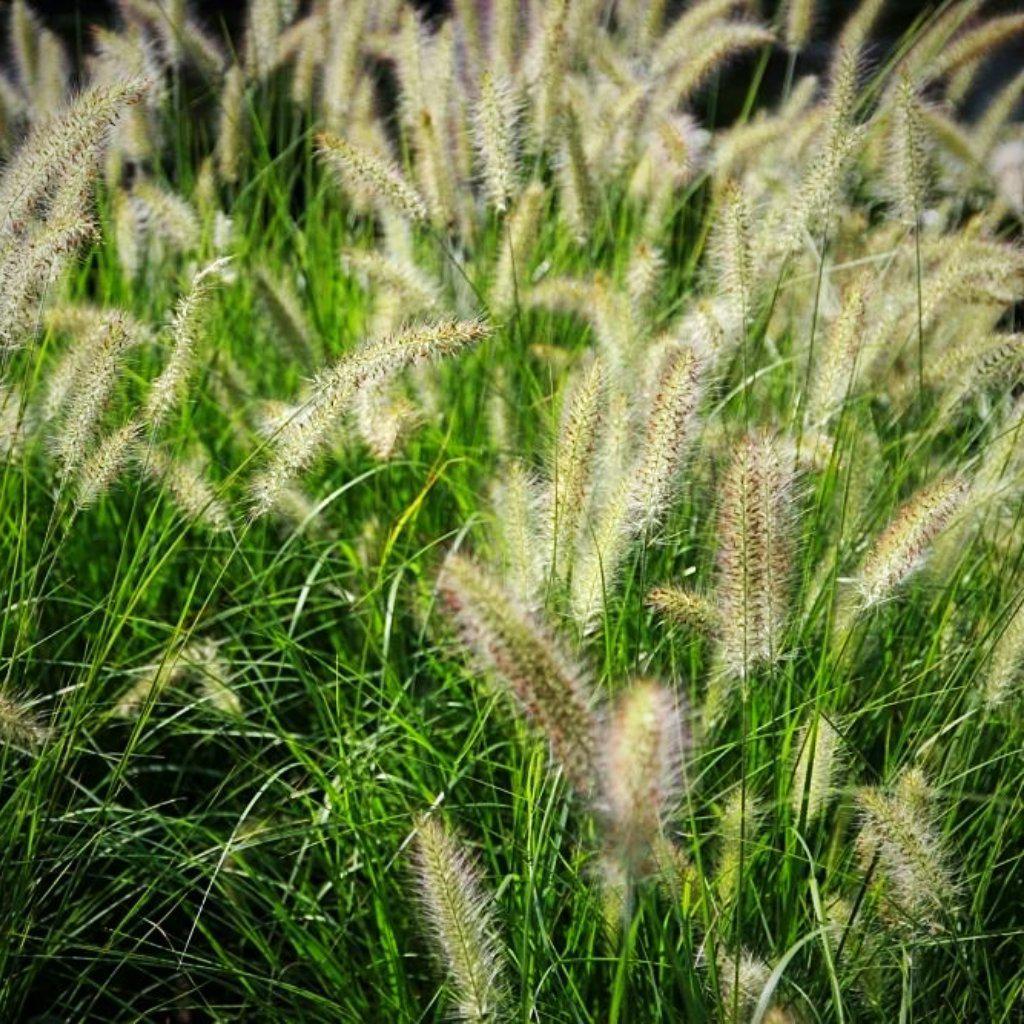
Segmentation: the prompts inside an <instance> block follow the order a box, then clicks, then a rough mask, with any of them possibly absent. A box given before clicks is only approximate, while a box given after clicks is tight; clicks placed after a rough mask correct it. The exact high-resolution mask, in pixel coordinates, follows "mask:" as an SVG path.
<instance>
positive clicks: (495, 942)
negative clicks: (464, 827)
mask: <svg viewBox="0 0 1024 1024" xmlns="http://www.w3.org/2000/svg"><path fill="white" fill-rule="evenodd" d="M413 871H414V873H415V881H416V895H417V901H418V903H419V911H420V917H421V920H422V922H423V924H424V926H425V927H426V929H427V932H428V934H429V936H430V939H431V941H432V942H433V945H434V948H435V952H436V955H437V958H438V961H439V962H440V964H441V965H442V967H443V968H444V969H445V972H446V973H447V975H448V979H449V983H450V985H451V995H452V1000H453V1003H454V1005H453V1006H452V1012H453V1013H454V1015H455V1017H456V1018H457V1019H458V1020H461V1021H466V1022H467V1024H494V1022H496V1021H499V1020H502V1019H505V1010H506V1004H507V1001H508V995H507V990H506V982H505V964H504V951H503V949H502V947H501V943H500V941H499V939H498V937H497V925H496V922H495V915H494V910H493V899H492V898H491V897H490V896H489V895H488V894H487V893H485V892H484V890H483V887H482V886H481V884H480V876H479V871H478V869H477V867H476V865H475V864H474V863H473V861H472V859H471V858H470V857H469V855H468V854H467V853H466V852H465V851H464V850H463V849H462V847H461V846H460V844H459V842H458V840H457V838H456V837H455V836H454V835H452V833H451V832H450V831H449V830H448V829H447V828H445V826H444V825H442V824H441V823H440V822H439V821H437V820H436V819H435V818H432V817H423V818H421V819H420V821H419V822H418V823H417V826H416V840H415V846H414V853H413Z"/></svg>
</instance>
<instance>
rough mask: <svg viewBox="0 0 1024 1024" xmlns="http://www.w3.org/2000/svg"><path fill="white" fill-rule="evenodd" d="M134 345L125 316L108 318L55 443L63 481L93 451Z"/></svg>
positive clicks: (81, 369) (70, 398) (83, 367)
mask: <svg viewBox="0 0 1024 1024" xmlns="http://www.w3.org/2000/svg"><path fill="white" fill-rule="evenodd" d="M133 341H134V338H133V337H132V335H131V333H130V331H129V328H128V321H127V320H126V318H125V317H124V316H123V315H122V314H120V313H118V312H112V313H107V314H104V316H103V319H102V322H101V324H100V326H99V328H98V331H97V335H96V336H95V338H94V339H93V340H92V342H91V343H90V345H89V351H88V356H87V357H86V358H85V359H84V360H83V363H82V365H81V366H80V367H79V368H78V373H77V374H76V378H75V384H74V387H73V389H72V390H71V392H70V394H69V396H68V401H67V407H66V412H65V414H64V417H63V419H62V421H61V423H60V426H59V428H58V430H57V433H56V434H55V436H54V439H53V448H54V453H55V454H56V456H57V460H58V462H59V464H60V475H61V477H62V478H63V479H69V478H71V477H72V476H74V475H75V473H76V472H77V470H78V468H79V466H80V465H81V464H82V461H83V459H85V457H86V454H87V452H88V451H89V450H90V449H91V448H92V444H93V439H94V435H95V432H96V429H97V427H98V425H99V421H100V417H101V416H102V414H103V410H104V407H105V406H106V404H107V399H108V398H109V397H110V393H111V391H112V390H113V388H114V385H115V384H116V382H117V378H118V370H119V368H120V365H121V360H122V357H123V355H124V353H125V351H126V350H127V349H128V348H129V346H130V345H131V344H132V343H133Z"/></svg>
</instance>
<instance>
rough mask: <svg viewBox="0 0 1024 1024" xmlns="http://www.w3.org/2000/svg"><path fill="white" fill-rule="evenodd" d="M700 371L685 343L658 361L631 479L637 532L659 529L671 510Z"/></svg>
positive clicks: (693, 418) (692, 424)
mask: <svg viewBox="0 0 1024 1024" xmlns="http://www.w3.org/2000/svg"><path fill="white" fill-rule="evenodd" d="M700 370H701V367H700V363H699V361H698V359H697V357H696V355H695V353H694V351H693V349H692V348H691V347H690V346H689V345H683V344H674V345H670V346H669V348H668V351H667V352H666V353H665V354H664V356H663V358H662V364H661V372H660V373H659V375H658V382H657V387H656V390H655V392H654V395H653V398H652V400H651V409H650V413H649V415H648V418H647V426H646V429H645V431H644V437H643V441H642V443H641V448H640V454H639V459H638V461H637V465H636V468H635V471H634V477H633V479H634V492H633V504H634V509H635V514H636V516H637V527H638V528H639V529H650V528H651V527H653V526H655V525H657V524H658V523H660V522H661V521H662V520H663V519H664V517H665V516H666V514H667V513H668V512H669V511H670V509H671V507H672V503H673V500H674V499H675V496H676V490H677V488H678V483H679V478H680V475H681V473H682V469H683V466H684V464H685V461H686V456H687V454H688V452H689V450H690V447H691V446H692V444H693V440H694V435H695V427H696V423H697V407H698V405H699V403H700V398H701V374H700Z"/></svg>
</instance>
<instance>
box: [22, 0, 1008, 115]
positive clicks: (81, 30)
mask: <svg viewBox="0 0 1024 1024" xmlns="http://www.w3.org/2000/svg"><path fill="white" fill-rule="evenodd" d="M784 2H785V0H762V3H761V9H762V13H763V14H764V16H765V17H766V18H767V19H768V20H771V18H772V16H773V15H774V14H775V13H776V11H777V10H778V8H779V7H780V6H781V5H782V3H784ZM31 3H32V6H33V7H34V8H35V9H36V10H37V11H39V13H40V14H42V15H43V16H44V18H45V20H46V22H47V24H48V25H49V26H50V27H51V28H54V29H56V30H57V31H59V32H60V33H61V34H62V35H63V36H64V38H65V39H66V40H67V41H68V43H69V44H70V46H71V49H72V51H80V50H82V49H83V48H87V47H85V46H84V44H85V43H86V41H87V40H86V37H87V32H88V26H89V25H93V24H96V23H108V22H110V21H111V20H112V19H113V17H114V7H115V5H114V3H113V2H111V0H31ZM308 3H309V0H300V5H299V6H300V8H305V7H306V6H308ZM479 3H480V6H481V7H486V6H487V5H488V0H479ZM858 3H859V0H818V2H817V4H816V8H817V14H816V20H815V32H814V42H813V43H812V44H811V45H810V46H809V47H808V49H807V51H806V52H805V53H804V54H802V55H801V58H800V60H799V61H798V63H797V66H796V72H797V74H800V73H804V72H820V71H821V70H822V69H823V68H824V67H825V66H826V64H827V59H828V55H829V50H830V45H831V40H832V39H833V38H834V36H835V34H836V32H837V31H838V29H839V28H840V27H841V26H842V24H843V22H844V21H845V19H846V18H847V17H848V16H849V14H850V12H851V11H852V10H854V9H855V8H856V7H857V5H858ZM4 6H6V4H4ZM191 6H192V9H193V10H194V11H196V12H198V13H199V14H200V15H201V16H202V18H203V20H204V21H205V22H206V23H207V25H208V26H209V28H210V29H212V30H214V31H215V32H216V33H218V34H219V35H221V36H222V37H226V38H230V39H231V40H233V41H235V42H237V41H238V40H240V38H241V34H242V32H243V31H244V27H245V12H246V8H247V6H248V5H247V3H245V2H243V0H227V2H225V0H219V2H218V0H192V4H191ZM417 6H418V7H420V9H421V10H423V11H424V13H425V14H426V15H427V16H428V17H429V16H430V15H432V14H437V13H440V12H442V11H444V10H445V9H446V8H447V7H448V4H447V3H446V2H445V0H419V2H418V3H417ZM683 6H685V4H684V3H682V2H676V3H672V2H671V0H670V2H669V4H668V9H669V15H668V16H669V17H671V16H672V12H673V11H674V10H677V9H680V8H682V7H683ZM945 6H948V0H946V2H942V0H936V2H927V0H889V2H888V3H887V4H886V6H885V10H884V11H883V14H882V16H881V17H880V18H879V20H878V23H877V26H876V29H875V33H874V47H873V52H874V53H875V54H883V53H885V52H886V50H887V49H888V48H889V47H890V46H892V45H893V44H894V43H895V42H896V40H898V39H899V37H900V36H901V35H902V34H903V33H904V32H905V31H906V30H907V29H908V28H910V27H911V26H912V25H913V24H914V23H915V22H916V21H918V20H919V19H921V18H923V17H926V16H927V15H928V13H929V12H931V11H934V10H936V9H937V8H939V7H945ZM983 10H984V11H985V12H987V13H988V14H989V15H993V14H1000V13H1011V12H1019V11H1024V0H988V2H987V3H985V4H984V5H983ZM754 59H755V58H753V57H747V58H746V59H745V60H738V61H735V62H734V64H733V65H732V66H733V67H735V69H736V72H737V73H736V74H735V75H731V76H730V75H728V74H727V75H726V79H729V78H732V79H734V80H735V81H737V82H739V83H744V84H745V83H746V81H747V80H748V79H747V77H746V72H747V71H749V68H750V64H751V62H752V61H753V60H754ZM785 65H786V58H785V55H784V54H782V53H781V51H780V52H779V53H776V54H775V55H774V57H773V58H772V60H771V61H770V62H769V65H768V68H767V72H766V74H765V78H764V88H763V92H762V96H763V97H764V98H770V97H771V96H772V95H773V94H774V93H775V92H776V91H777V90H778V89H780V88H781V85H782V82H783V79H784V76H785ZM1021 67H1024V39H1020V40H1018V41H1017V42H1016V43H1014V44H1010V45H1007V46H1005V47H1003V48H1002V49H1001V50H1000V51H999V52H998V53H997V54H995V55H993V57H992V58H991V59H990V60H989V61H988V62H987V63H986V66H985V68H984V70H983V72H982V73H981V74H979V75H978V78H977V82H976V85H975V88H974V90H973V92H972V93H971V95H970V96H969V97H968V100H967V112H968V115H970V114H971V113H972V110H973V108H975V107H976V106H977V104H978V103H979V102H980V101H983V100H984V98H985V97H986V96H987V95H989V94H990V93H991V92H992V90H993V89H996V88H998V87H999V85H1000V84H1001V83H1002V82H1005V81H1006V79H1007V78H1008V77H1010V76H1012V75H1013V74H1015V73H1016V72H1017V71H1019V70H1020V69H1021ZM723 84H724V91H725V96H724V103H723V104H722V106H720V107H719V110H720V112H721V111H722V109H723V107H724V108H725V112H726V113H725V116H727V112H728V109H729V108H730V107H731V106H733V103H732V102H730V97H729V82H728V81H725V82H724V83H723Z"/></svg>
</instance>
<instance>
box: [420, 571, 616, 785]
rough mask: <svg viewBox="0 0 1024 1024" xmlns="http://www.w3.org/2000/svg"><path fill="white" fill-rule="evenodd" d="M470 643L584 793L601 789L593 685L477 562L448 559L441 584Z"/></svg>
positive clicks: (451, 613)
mask: <svg viewBox="0 0 1024 1024" xmlns="http://www.w3.org/2000/svg"><path fill="white" fill-rule="evenodd" d="M437 586H438V593H439V595H440V598H441V602H442V604H443V606H444V608H445V610H446V612H447V614H448V616H449V617H450V618H451V620H452V622H453V623H454V625H455V627H456V629H457V631H458V633H459V636H460V638H461V640H462V642H463V644H464V645H465V646H466V647H467V648H468V649H469V650H470V651H471V652H473V654H474V655H476V656H477V657H478V658H479V659H480V660H481V661H482V663H483V664H484V665H485V666H486V668H488V669H489V670H490V671H491V672H493V673H494V675H495V676H497V678H498V679H499V680H500V681H501V682H502V683H503V684H504V685H505V686H506V687H507V688H508V689H509V690H510V691H511V692H512V693H513V694H514V695H515V697H516V698H517V700H518V701H519V704H520V706H521V707H522V709H523V712H524V714H525V715H526V716H527V718H529V719H531V720H532V721H533V722H535V723H536V725H537V726H538V727H539V728H540V729H541V731H542V732H543V733H544V734H545V735H546V736H547V739H548V742H549V743H550V745H551V752H552V755H553V756H554V759H555V760H556V761H557V762H558V763H559V764H560V765H561V766H562V767H563V768H564V769H565V772H566V774H567V775H568V777H569V779H570V781H571V782H572V783H573V785H574V786H575V787H576V789H577V790H579V791H580V792H581V793H583V794H584V795H586V794H589V793H591V792H592V791H593V789H594V783H595V777H596V772H595V767H596V743H597V729H598V722H597V718H596V715H595V713H594V711H593V701H592V698H591V694H590V685H589V682H588V681H587V680H586V678H585V677H584V675H583V673H582V671H581V670H580V668H579V667H578V666H577V665H575V664H574V663H573V661H572V659H571V658H569V657H568V655H566V654H565V653H564V652H563V651H562V649H561V647H560V646H559V645H558V644H557V643H556V641H555V639H554V638H553V637H552V636H551V635H550V634H549V632H548V631H547V629H546V628H545V627H544V626H543V625H542V624H541V623H540V621H539V620H538V619H537V618H536V617H535V616H534V615H532V614H530V613H528V612H526V611H525V610H523V609H522V608H520V607H519V606H518V605H517V604H516V603H515V601H514V600H513V599H512V598H511V597H510V596H509V594H508V593H507V592H506V591H505V590H504V588H502V587H501V586H499V585H498V584H497V583H496V582H495V581H494V580H493V579H491V578H490V576H489V575H488V574H487V573H486V572H484V570H483V569H482V568H481V567H480V566H478V565H477V564H476V563H475V562H473V561H470V560H469V559H468V558H465V557H463V556H461V555H455V554H452V555H449V556H448V558H447V560H446V561H445V564H444V567H443V569H442V570H441V573H440V575H439V577H438V581H437Z"/></svg>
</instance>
